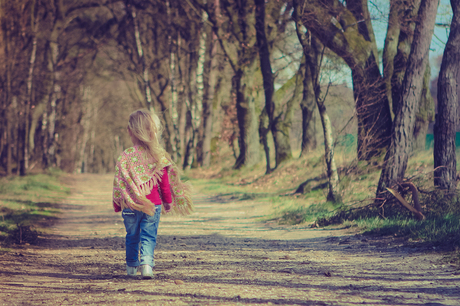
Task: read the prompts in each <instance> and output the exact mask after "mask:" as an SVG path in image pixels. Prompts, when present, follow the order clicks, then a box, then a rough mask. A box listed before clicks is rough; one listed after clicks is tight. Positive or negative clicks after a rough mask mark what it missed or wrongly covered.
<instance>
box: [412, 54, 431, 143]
mask: <svg viewBox="0 0 460 306" xmlns="http://www.w3.org/2000/svg"><path fill="white" fill-rule="evenodd" d="M430 78H431V66H430V62H429V61H428V64H427V65H426V69H425V75H424V76H423V87H422V94H421V95H420V106H419V110H418V112H417V114H416V120H415V128H414V147H413V149H414V150H425V144H426V133H427V131H428V126H429V125H430V122H433V121H434V114H435V110H434V101H433V97H432V95H431V91H430Z"/></svg>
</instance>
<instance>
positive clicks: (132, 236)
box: [122, 205, 161, 267]
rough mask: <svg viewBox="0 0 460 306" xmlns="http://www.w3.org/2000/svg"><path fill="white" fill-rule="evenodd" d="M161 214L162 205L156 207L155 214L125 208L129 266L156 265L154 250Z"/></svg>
mask: <svg viewBox="0 0 460 306" xmlns="http://www.w3.org/2000/svg"><path fill="white" fill-rule="evenodd" d="M160 214H161V205H157V206H156V207H155V215H153V216H149V215H147V214H146V213H143V212H141V211H138V210H131V209H128V208H126V209H123V212H122V216H123V222H124V224H125V228H126V264H127V265H128V266H130V267H137V266H139V265H150V266H152V267H153V266H155V263H154V260H153V252H154V250H155V246H156V244H157V231H158V224H159V223H160ZM139 242H140V243H141V256H140V261H139Z"/></svg>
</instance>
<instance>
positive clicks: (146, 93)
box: [131, 7, 153, 110]
mask: <svg viewBox="0 0 460 306" xmlns="http://www.w3.org/2000/svg"><path fill="white" fill-rule="evenodd" d="M131 17H132V18H133V23H134V37H135V39H136V49H137V55H138V57H139V61H141V63H142V81H143V85H144V97H145V102H146V103H147V108H148V109H149V110H152V109H153V106H152V93H151V92H150V81H149V69H148V66H147V61H146V58H145V55H144V50H143V48H142V40H141V33H140V31H139V20H138V17H137V14H136V9H135V8H134V7H132V8H131Z"/></svg>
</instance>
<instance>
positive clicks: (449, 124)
mask: <svg viewBox="0 0 460 306" xmlns="http://www.w3.org/2000/svg"><path fill="white" fill-rule="evenodd" d="M450 3H451V5H452V10H453V12H454V15H453V17H452V23H451V25H450V34H449V38H448V40H447V44H446V48H445V49H444V55H443V57H442V63H441V70H440V72H439V79H438V114H437V117H436V122H435V131H434V152H433V153H434V167H435V171H434V184H435V186H437V187H439V188H442V189H448V190H455V187H456V185H457V159H456V154H455V134H456V131H457V127H458V123H459V122H458V121H459V119H458V100H459V96H458V87H459V86H460V85H459V84H458V80H459V71H460V0H451V1H450Z"/></svg>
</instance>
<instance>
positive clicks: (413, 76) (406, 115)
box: [377, 0, 439, 195]
mask: <svg viewBox="0 0 460 306" xmlns="http://www.w3.org/2000/svg"><path fill="white" fill-rule="evenodd" d="M438 3H439V0H435V1H433V0H422V2H421V4H420V9H419V14H418V15H419V22H418V25H417V27H416V29H415V34H414V40H413V43H412V47H411V53H410V56H409V62H408V65H407V70H406V73H405V76H404V81H403V84H402V90H401V95H400V98H399V101H401V102H402V105H401V107H399V108H398V112H397V113H396V116H395V121H394V124H393V136H392V138H391V146H390V148H389V150H388V151H387V154H386V155H385V163H384V168H383V170H382V173H381V176H380V180H379V184H378V188H377V195H379V194H380V193H381V192H384V191H385V188H386V187H392V186H393V185H394V184H395V183H397V182H400V181H401V180H402V179H403V178H404V173H405V171H406V168H407V161H408V159H409V154H410V153H411V152H412V142H413V134H414V127H415V115H416V113H417V111H418V109H419V103H420V97H421V93H422V88H423V77H424V74H425V69H426V65H427V63H428V52H429V46H430V42H431V37H432V35H433V30H434V22H435V19H436V13H437V8H438Z"/></svg>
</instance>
